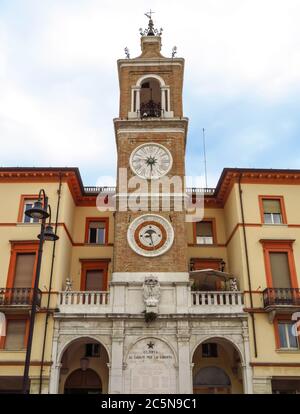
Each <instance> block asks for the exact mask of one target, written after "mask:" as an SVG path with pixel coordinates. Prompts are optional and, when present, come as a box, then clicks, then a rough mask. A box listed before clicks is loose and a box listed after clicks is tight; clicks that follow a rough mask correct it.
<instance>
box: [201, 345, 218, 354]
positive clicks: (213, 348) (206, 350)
mask: <svg viewBox="0 0 300 414" xmlns="http://www.w3.org/2000/svg"><path fill="white" fill-rule="evenodd" d="M202 357H203V358H218V345H217V344H215V343H206V344H202Z"/></svg>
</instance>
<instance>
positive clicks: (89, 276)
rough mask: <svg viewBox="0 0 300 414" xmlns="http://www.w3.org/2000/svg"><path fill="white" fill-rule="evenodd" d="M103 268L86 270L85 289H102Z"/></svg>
mask: <svg viewBox="0 0 300 414" xmlns="http://www.w3.org/2000/svg"><path fill="white" fill-rule="evenodd" d="M103 278H104V271H103V270H87V271H86V282H85V290H103Z"/></svg>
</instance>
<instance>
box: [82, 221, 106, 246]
mask: <svg viewBox="0 0 300 414" xmlns="http://www.w3.org/2000/svg"><path fill="white" fill-rule="evenodd" d="M93 222H97V223H105V241H104V243H101V244H100V243H90V242H89V230H90V223H93ZM108 230H109V218H108V217H86V219H85V236H84V243H85V244H88V245H89V246H107V245H108Z"/></svg>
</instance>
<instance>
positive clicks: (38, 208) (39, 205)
mask: <svg viewBox="0 0 300 414" xmlns="http://www.w3.org/2000/svg"><path fill="white" fill-rule="evenodd" d="M48 211H49V213H48ZM25 214H26V216H28V217H30V218H34V219H38V220H41V232H40V234H39V235H38V236H37V237H38V238H39V240H40V242H39V250H38V259H37V266H36V274H35V280H34V287H33V296H32V306H31V315H30V323H29V333H28V341H27V349H26V358H25V366H24V375H23V394H27V392H28V390H29V368H30V357H31V349H32V339H33V330H34V322H35V314H36V307H37V302H38V297H39V294H38V287H39V280H40V273H41V264H42V255H43V243H44V241H45V240H49V241H56V240H58V238H59V237H58V236H57V235H56V234H55V233H54V232H53V227H52V226H51V207H50V205H49V204H48V197H47V195H46V193H45V190H43V189H41V190H40V192H39V196H38V200H37V201H36V202H35V203H34V205H33V207H32V208H30V209H28V210H26V211H25ZM47 218H49V222H48V224H47V225H46V219H47Z"/></svg>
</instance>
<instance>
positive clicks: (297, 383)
mask: <svg viewBox="0 0 300 414" xmlns="http://www.w3.org/2000/svg"><path fill="white" fill-rule="evenodd" d="M141 47H142V54H141V55H140V56H139V57H137V58H134V59H130V58H128V59H121V60H119V61H118V73H119V81H120V114H119V117H118V118H116V119H115V120H114V126H115V134H116V145H117V151H118V166H117V167H118V179H117V183H116V188H109V187H102V188H101V187H99V188H97V187H85V186H84V185H83V183H82V180H81V177H80V173H79V171H78V169H76V168H1V169H0V196H1V201H2V202H1V207H0V263H1V269H2V271H1V273H0V312H1V313H0V316H1V319H0V322H1V325H0V327H1V341H0V392H1V393H3V392H11V393H12V392H14V393H17V392H21V390H22V380H23V372H24V361H25V353H26V347H27V341H28V335H29V331H30V314H31V311H32V300H33V294H34V280H35V277H36V267H37V259H38V246H39V244H38V238H37V235H38V234H39V232H40V222H38V221H36V222H34V220H33V219H30V218H29V217H28V216H26V214H25V211H26V210H28V209H30V208H32V207H33V206H34V203H35V202H36V201H37V199H38V194H39V191H40V189H41V188H43V189H44V190H45V193H46V194H47V196H48V199H49V203H50V205H51V213H52V215H51V216H52V217H51V224H52V225H53V228H54V230H55V232H56V234H57V236H58V237H59V239H58V240H57V241H55V242H50V241H45V242H44V244H43V256H42V267H41V272H40V280H39V291H38V306H37V314H36V317H35V323H34V334H33V343H32V352H31V361H30V372H29V377H30V389H29V392H30V393H68V394H70V393H112V394H113V393H120V394H122V393H146V394H147V393H148V394H151V393H184V394H189V393H193V392H194V393H239V394H241V393H250V394H251V393H299V392H300V348H299V335H298V330H297V320H298V318H299V317H300V313H299V312H300V290H299V287H298V284H299V283H300V276H299V275H300V244H299V240H300V222H299V208H298V205H299V202H300V190H299V188H300V170H294V171H292V170H274V169H272V170H265V169H238V168H234V169H231V168H225V169H224V170H223V173H222V175H221V177H220V179H219V182H218V184H217V186H216V188H214V189H199V188H185V186H184V185H183V186H182V190H181V191H179V192H178V191H177V190H176V191H175V190H174V189H173V190H171V191H170V192H166V191H164V190H162V189H160V188H159V189H158V190H157V191H158V193H156V197H157V198H156V201H157V200H158V201H157V202H158V205H156V208H154V207H153V204H150V207H149V206H148V208H147V209H146V210H145V209H144V208H143V207H141V206H140V205H138V206H136V205H135V208H129V207H128V200H129V199H130V197H131V196H132V194H133V193H134V191H133V189H132V188H131V189H130V186H129V189H128V188H127V189H126V191H125V192H124V190H123V187H122V180H124V177H123V176H122V175H120V171H122V174H123V173H124V172H125V173H126V178H125V182H126V183H127V184H128V183H129V181H130V180H132V179H135V178H136V177H137V178H138V179H140V180H142V182H146V183H148V184H149V182H153V181H155V180H157V179H160V178H162V177H168V178H169V179H171V178H172V177H177V178H179V179H181V180H182V182H183V183H184V174H185V161H184V159H185V145H186V138H187V125H188V119H187V118H185V117H184V113H183V106H182V88H183V72H184V60H183V59H182V58H176V57H175V56H173V57H172V58H166V57H163V56H162V55H161V52H160V49H161V35H160V33H158V32H157V31H155V29H154V27H153V22H152V20H151V19H150V20H149V26H148V28H147V29H146V30H145V32H144V33H142V36H141ZM143 163H144V164H143ZM120 169H121V170H120ZM147 174H148V175H147ZM149 174H150V175H149ZM167 197H169V198H171V202H170V205H169V206H168V207H165V208H163V206H162V202H163V200H164V199H166V198H167ZM141 198H142V199H146V200H149V198H150V195H149V193H147V194H146V195H145V194H144V192H143V193H142V195H141ZM141 198H140V199H141ZM175 199H176V200H177V201H178V199H179V201H180V203H181V205H183V204H184V202H183V201H184V200H189V202H190V203H195V202H196V203H197V202H199V203H200V204H199V205H202V203H203V208H202V209H201V211H203V214H204V216H203V217H200V218H199V219H198V220H195V221H189V220H187V216H188V214H187V211H186V209H182V210H180V209H176V208H175V204H176V203H175ZM124 200H125V201H126V203H127V204H126V205H127V208H126V209H124V208H123V207H124V206H123V204H122V203H124ZM180 203H179V204H180ZM194 205H195V204H194ZM122 206H123V207H122Z"/></svg>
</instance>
